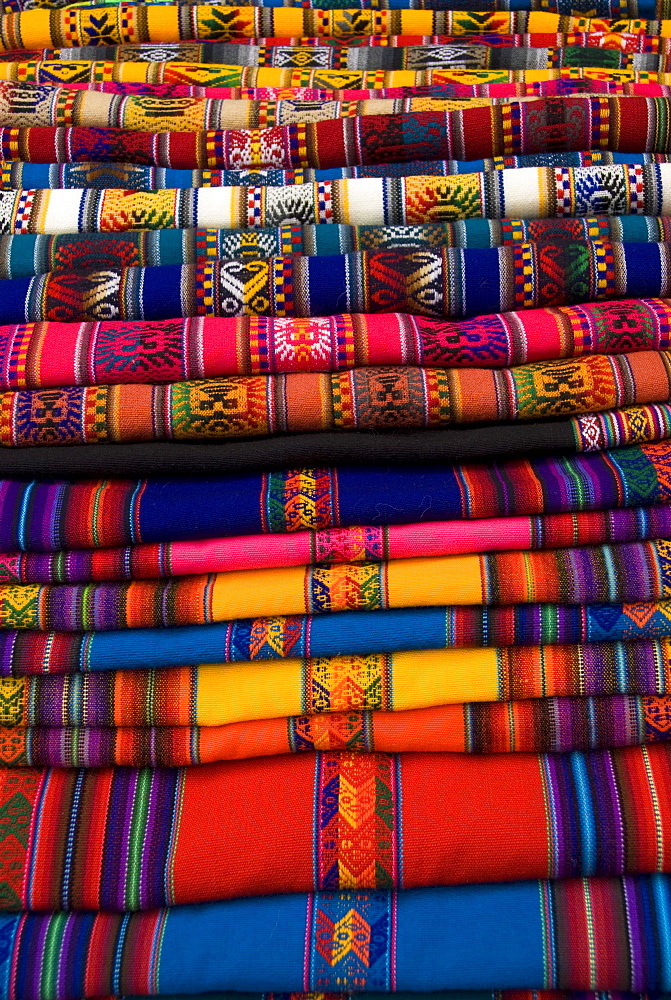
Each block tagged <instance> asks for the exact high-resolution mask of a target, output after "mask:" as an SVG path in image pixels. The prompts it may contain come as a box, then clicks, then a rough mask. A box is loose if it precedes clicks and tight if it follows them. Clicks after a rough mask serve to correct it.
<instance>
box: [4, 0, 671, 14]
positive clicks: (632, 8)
mask: <svg viewBox="0 0 671 1000" xmlns="http://www.w3.org/2000/svg"><path fill="white" fill-rule="evenodd" d="M109 3H110V0H102V2H98V3H96V2H94V0H81V2H79V3H77V4H76V6H79V7H91V6H96V7H101V6H103V7H104V6H108V5H109ZM2 6H3V10H4V11H5V12H6V13H12V12H15V11H20V10H31V9H34V8H36V7H37V8H40V7H43V8H44V7H46V8H51V9H55V8H58V7H65V6H71V4H69V3H67V2H64V0H5V2H4V4H3V5H2ZM239 6H241V7H319V8H322V7H324V6H326V5H325V4H324V2H323V0H321V2H320V3H319V4H317V3H315V2H314V0H308V2H306V3H302V2H301V3H297V2H296V0H281V2H276V0H273V2H270V3H269V2H268V0H249V2H247V0H246V2H245V3H242V4H239ZM518 7H519V9H523V10H536V9H542V10H550V11H552V12H553V13H554V12H559V13H572V7H571V4H570V3H569V4H568V5H567V4H566V2H565V0H558V2H557V0H550V2H549V3H543V4H542V5H541V4H540V3H539V0H529V2H528V3H525V4H524V6H520V5H518ZM341 8H343V9H354V10H450V9H452V8H451V6H450V5H449V4H448V3H446V2H445V0H354V2H353V3H350V2H348V0H329V3H328V9H334V10H338V9H341ZM478 8H479V4H478V2H477V0H476V3H475V6H474V7H473V8H471V9H473V10H475V11H476V12H477V11H478ZM594 8H595V10H596V16H598V17H620V16H623V17H624V16H630V17H639V16H640V17H648V16H649V15H651V14H655V13H656V12H657V16H663V13H662V12H663V11H664V9H665V8H664V6H663V5H661V6H659V8H658V6H657V4H656V3H651V2H650V0H626V2H623V0H615V2H613V0H606V2H605V3H604V0H599V2H598V3H597V4H595V5H594ZM483 9H485V8H483ZM486 9H488V10H495V11H498V10H506V11H507V10H511V4H510V0H492V3H489V4H487V7H486ZM576 13H582V12H581V11H576Z"/></svg>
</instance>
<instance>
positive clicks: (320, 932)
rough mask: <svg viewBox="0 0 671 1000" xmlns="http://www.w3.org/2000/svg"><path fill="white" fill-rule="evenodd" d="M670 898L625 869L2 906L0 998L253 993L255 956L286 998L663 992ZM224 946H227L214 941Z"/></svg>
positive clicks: (651, 880) (660, 886)
mask: <svg viewBox="0 0 671 1000" xmlns="http://www.w3.org/2000/svg"><path fill="white" fill-rule="evenodd" d="M290 759H291V758H290ZM294 759H295V758H294ZM301 759H302V758H301ZM194 770H196V771H197V770H199V769H194ZM243 796H244V797H245V798H246V797H247V796H246V795H245V794H244V793H243ZM215 802H216V799H215ZM520 811H521V813H522V814H523V813H524V808H523V807H522V809H521V810H520ZM517 818H518V817H516V819H517ZM294 830H295V828H294V827H292V832H293V831H294ZM237 832H238V833H239V831H237ZM423 832H424V831H423ZM386 839H387V840H388V839H389V837H388V834H387V838H386ZM273 840H274V836H271V843H272V842H273ZM500 853H501V851H500V848H499V847H498V846H497V847H496V848H495V849H494V850H493V855H494V856H498V855H499V854H500ZM207 866H208V865H207V860H205V861H204V864H203V867H204V868H205V869H206V868H207ZM161 881H162V878H161ZM670 891H671V885H670V880H669V877H668V876H665V875H653V876H649V875H648V876H645V875H639V876H624V877H621V878H604V877H591V878H587V879H559V880H553V881H535V880H534V881H526V882H513V883H510V884H494V885H492V884H490V885H473V886H458V887H457V886H446V887H442V888H436V889H433V890H430V891H427V890H417V891H413V890H408V891H402V892H398V893H396V892H390V891H385V890H373V891H365V890H359V891H356V890H350V891H336V892H326V891H324V892H316V893H314V894H306V895H304V894H298V895H286V896H270V897H266V898H252V899H246V900H233V901H228V902H227V901H224V902H221V903H211V904H207V905H202V906H185V907H172V908H169V909H164V910H153V911H149V912H142V913H137V914H134V915H130V914H128V913H126V914H121V913H119V914H112V913H104V912H97V913H96V912H82V913H75V914H71V915H66V914H65V913H63V912H51V913H33V914H23V915H19V914H16V915H12V914H6V915H3V916H2V918H0V934H1V935H2V940H3V941H4V942H5V944H6V950H5V951H4V952H3V961H2V967H0V972H2V982H3V990H2V994H1V996H2V997H3V1000H5V998H6V1000H58V998H60V997H63V996H69V997H75V996H76V997H85V996H87V997H93V996H110V995H111V994H114V993H117V994H119V993H130V994H132V993H135V994H144V995H147V994H150V993H160V994H173V995H174V994H180V993H181V994H185V993H188V992H189V991H190V990H191V991H197V990H201V989H204V990H206V991H208V992H212V991H220V990H236V991H244V990H254V989H256V990H258V989H259V979H260V976H259V956H260V955H262V956H263V966H262V972H263V979H264V982H267V983H268V985H269V986H271V987H272V988H274V989H276V990H278V991H284V994H286V992H287V991H291V990H322V991H337V990H340V991H348V990H355V991H356V990H359V991H361V990H370V991H378V992H379V991H383V992H384V991H389V990H390V989H391V988H392V987H393V988H394V989H398V990H425V991H427V990H441V989H460V990H463V989H464V988H466V989H469V988H471V989H473V988H479V989H487V990H491V989H493V988H497V987H496V986H495V984H497V983H498V984H500V983H502V982H505V983H506V984H507V986H508V987H509V988H516V987H522V988H523V989H525V990H528V989H529V988H530V987H539V988H540V987H555V988H556V987H559V988H561V989H584V990H587V989H595V988H596V989H598V990H611V989H617V990H633V991H644V990H662V991H664V990H667V991H668V990H669V989H670V988H671V987H670V984H669V979H668V973H667V972H666V970H667V968H668V960H669V956H668V947H669V946H668V942H669V938H668V934H667V930H666V929H667V926H668V918H669V905H670V899H669V895H670ZM474 926H477V928H478V934H477V935H474V934H473V927H474ZM446 937H447V939H448V941H449V946H448V945H446ZM231 940H233V941H235V945H236V946H235V948H222V947H221V942H222V941H231ZM614 942H617V947H616V948H615V947H614ZM5 984H6V985H5ZM461 995H462V996H463V994H461ZM527 995H528V994H526V993H525V994H523V996H527ZM495 996H498V994H495Z"/></svg>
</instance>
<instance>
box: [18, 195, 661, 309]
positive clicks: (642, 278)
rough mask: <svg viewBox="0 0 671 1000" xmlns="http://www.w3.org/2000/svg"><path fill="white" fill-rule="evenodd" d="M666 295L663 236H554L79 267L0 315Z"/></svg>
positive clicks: (528, 304)
mask: <svg viewBox="0 0 671 1000" xmlns="http://www.w3.org/2000/svg"><path fill="white" fill-rule="evenodd" d="M260 190H261V189H260ZM73 193H74V194H76V193H77V192H73ZM670 294H671V244H668V243H650V244H643V243H608V242H604V241H591V242H577V241H576V242H568V241H566V240H562V241H561V242H558V243H544V244H542V245H539V244H534V243H520V244H516V245H514V246H510V247H500V248H497V249H483V250H469V249H466V250H462V249H447V248H446V249H442V250H440V249H427V250H419V251H407V252H398V251H383V250H380V251H362V252H359V253H350V254H341V255H340V256H323V257H308V256H305V255H300V254H294V255H292V256H283V257H272V258H269V259H268V260H251V261H245V260H243V259H240V260H231V261H225V260H224V261H221V260H214V261H210V262H208V263H201V264H190V265H184V266H182V267H156V268H151V267H149V268H140V267H136V268H122V269H119V270H112V269H109V270H107V269H105V270H100V271H87V272H85V273H83V274H80V273H78V271H77V270H76V268H75V269H74V270H72V271H64V272H53V273H51V274H43V275H40V276H38V277H34V278H17V279H15V280H13V281H8V282H5V283H4V284H3V296H2V298H1V299H0V324H3V325H4V324H9V323H23V322H25V321H26V320H28V321H29V322H41V321H44V320H57V321H59V322H64V321H67V322H81V321H84V320H102V319H124V320H129V319H152V320H153V319H174V318H175V317H180V316H259V315H262V316H280V317H283V316H299V317H308V316H329V315H336V314H340V313H342V312H361V313H366V312H368V313H379V312H385V313H386V312H394V311H396V312H408V313H415V314H418V315H429V316H445V317H453V318H454V317H458V316H473V315H481V314H483V313H488V312H499V311H508V310H514V309H530V308H535V307H541V306H550V305H557V306H559V305H569V304H571V303H576V302H593V301H595V300H600V299H611V298H625V297H631V298H639V297H640V298H653V297H656V296H662V297H664V296H668V295H670Z"/></svg>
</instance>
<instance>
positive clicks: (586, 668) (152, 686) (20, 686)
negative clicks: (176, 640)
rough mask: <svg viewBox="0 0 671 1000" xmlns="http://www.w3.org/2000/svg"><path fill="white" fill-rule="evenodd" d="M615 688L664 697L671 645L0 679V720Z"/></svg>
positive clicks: (151, 716) (164, 716)
mask: <svg viewBox="0 0 671 1000" xmlns="http://www.w3.org/2000/svg"><path fill="white" fill-rule="evenodd" d="M616 694H628V695H655V696H660V695H669V694H671V643H669V641H668V640H657V641H655V640H647V641H644V640H640V641H638V642H629V643H594V644H588V643H584V644H581V645H576V646H533V647H511V648H499V649H442V650H441V649H439V650H421V651H413V652H396V653H391V654H382V653H380V654H371V655H369V656H336V657H330V658H327V657H320V658H315V659H305V660H292V659H286V660H281V661H272V662H258V661H257V662H252V663H243V664H241V665H240V666H232V665H230V664H224V665H207V666H198V667H181V668H170V669H167V668H162V669H159V670H154V671H148V670H120V671H114V672H100V673H91V674H85V675H81V674H63V675H56V674H53V675H51V676H44V677H39V676H37V677H29V678H4V679H3V680H1V681H0V706H1V712H0V723H1V724H2V725H4V726H7V727H21V728H25V727H27V726H39V727H41V726H46V727H51V728H54V727H55V728H59V727H76V728H82V729H88V728H116V727H140V728H146V727H150V726H225V725H228V724H229V723H233V722H252V721H255V720H258V719H272V718H275V717H276V716H291V715H297V716H302V715H310V716H312V715H320V714H330V713H343V712H390V711H394V712H402V711H407V710H409V709H420V708H432V707H434V706H440V705H450V704H456V703H459V702H490V701H500V702H508V701H521V700H525V699H534V698H551V697H557V696H561V697H567V696H571V697H577V696H585V697H591V696H595V695H616ZM474 715H477V710H474Z"/></svg>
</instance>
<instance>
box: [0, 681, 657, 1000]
mask: <svg viewBox="0 0 671 1000" xmlns="http://www.w3.org/2000/svg"><path fill="white" fill-rule="evenodd" d="M670 738H671V699H670V698H669V696H667V695H663V696H662V697H654V696H640V695H613V696H607V695H606V696H602V697H591V698H561V697H560V698H539V699H535V700H532V699H529V700H527V701H513V702H473V703H467V704H463V705H440V706H437V707H435V708H419V709H414V710H409V711H406V712H351V711H348V712H334V713H331V714H328V715H300V716H291V717H289V718H284V719H281V718H280V719H259V720H255V721H254V722H233V723H230V725H227V726H207V727H202V726H158V727H142V728H137V727H128V726H127V727H115V728H110V727H105V728H100V727H90V728H87V729H79V728H76V727H63V726H58V727H54V728H48V727H45V726H40V727H34V726H27V727H25V728H22V729H18V728H6V727H5V728H0V758H1V759H2V763H3V766H4V767H22V766H25V765H27V764H28V765H32V766H33V767H82V768H90V767H110V766H113V765H114V766H123V767H182V766H188V765H192V764H207V763H214V762H215V761H220V760H239V759H246V758H250V757H265V756H271V755H274V754H286V753H301V752H311V751H314V750H345V751H349V752H356V753H373V752H378V753H379V752H388V753H398V752H405V751H412V752H418V751H420V752H421V751H440V752H448V753H487V754H489V753H519V752H522V753H560V752H569V751H573V750H600V749H612V748H615V747H624V746H639V745H645V744H647V743H654V742H657V741H667V740H669V739H670ZM477 1000H479V998H477Z"/></svg>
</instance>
